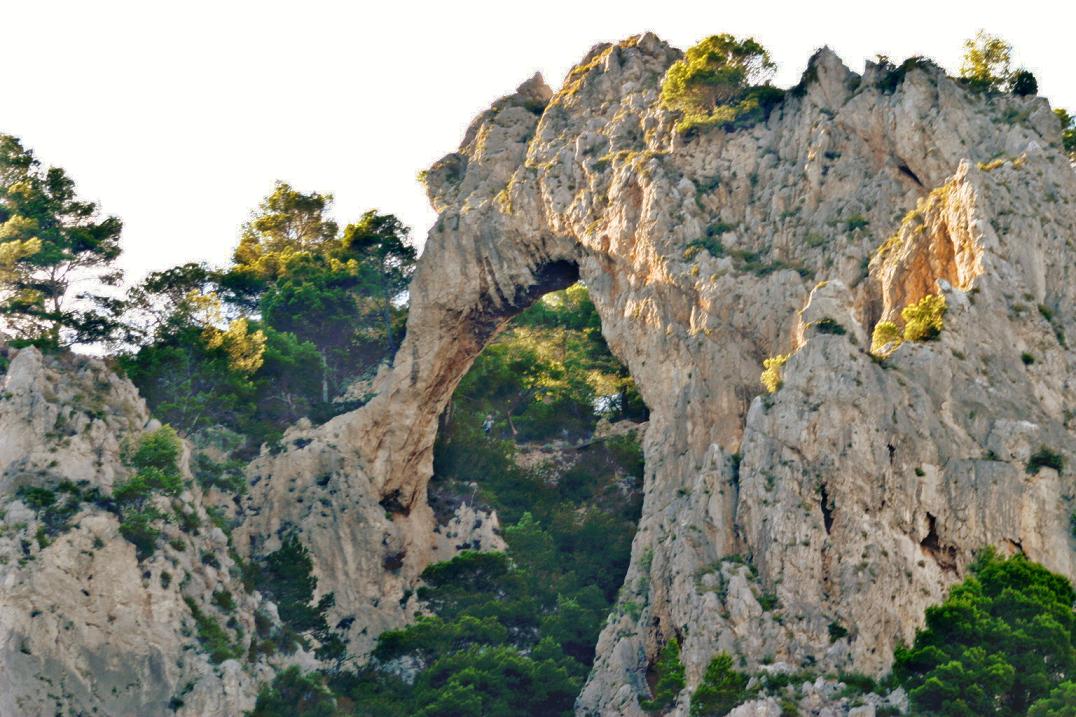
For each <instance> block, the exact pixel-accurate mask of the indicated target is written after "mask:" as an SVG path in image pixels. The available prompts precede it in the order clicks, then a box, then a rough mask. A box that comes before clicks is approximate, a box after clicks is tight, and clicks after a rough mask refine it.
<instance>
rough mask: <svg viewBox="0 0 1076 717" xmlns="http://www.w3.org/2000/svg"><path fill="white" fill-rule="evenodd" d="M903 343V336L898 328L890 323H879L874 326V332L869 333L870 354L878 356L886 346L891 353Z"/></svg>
mask: <svg viewBox="0 0 1076 717" xmlns="http://www.w3.org/2000/svg"><path fill="white" fill-rule="evenodd" d="M903 342H904V334H903V333H902V332H901V330H900V327H899V326H897V325H896V324H894V323H893V322H892V321H879V322H878V323H877V324H875V325H874V331H873V332H872V333H871V353H873V354H880V353H882V352H883V351H885V349H886V347H887V346H888V347H889V351H890V352H892V351H893V350H894V349H896V348H897V347H898V346H900V345H901V343H903Z"/></svg>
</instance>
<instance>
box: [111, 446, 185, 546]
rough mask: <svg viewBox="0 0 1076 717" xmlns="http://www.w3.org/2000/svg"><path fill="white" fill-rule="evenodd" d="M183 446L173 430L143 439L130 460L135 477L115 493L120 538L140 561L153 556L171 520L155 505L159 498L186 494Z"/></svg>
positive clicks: (114, 504)
mask: <svg viewBox="0 0 1076 717" xmlns="http://www.w3.org/2000/svg"><path fill="white" fill-rule="evenodd" d="M181 451H182V444H181V443H180V440H179V436H177V435H176V432H175V431H174V430H173V429H172V428H171V427H170V426H162V427H161V428H159V429H158V430H156V431H154V432H153V433H149V434H146V435H144V436H142V438H141V439H140V440H139V442H138V444H137V445H136V446H135V447H134V449H133V450H132V451H131V452H130V455H129V456H128V457H127V463H128V465H130V466H131V467H132V468H134V469H135V474H134V475H133V476H131V477H130V478H128V479H127V480H125V481H123V482H121V483H118V484H117V485H116V487H115V488H114V489H113V490H112V500H113V509H114V510H115V512H116V514H117V515H118V516H119V518H120V534H121V535H123V537H124V538H126V539H127V540H129V541H130V542H131V543H133V544H134V546H135V552H136V553H137V555H138V559H139V560H144V559H146V558H148V557H149V556H151V555H153V552H154V551H155V550H156V547H157V538H158V537H160V534H161V530H160V528H159V527H158V526H159V524H160V521H162V520H170V517H169V516H168V515H167V514H165V513H163V512H162V511H161V510H159V509H158V508H157V507H156V506H154V505H153V504H152V499H153V497H154V496H156V495H164V496H177V495H179V494H180V493H182V492H183V476H182V474H181V473H180V470H179V456H180V452H181Z"/></svg>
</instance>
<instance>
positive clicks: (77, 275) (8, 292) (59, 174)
mask: <svg viewBox="0 0 1076 717" xmlns="http://www.w3.org/2000/svg"><path fill="white" fill-rule="evenodd" d="M121 230H122V223H121V222H120V220H119V219H117V218H116V217H104V218H102V217H101V216H100V212H99V208H98V206H97V204H95V203H93V202H86V201H82V200H80V199H79V198H78V196H77V194H76V192H75V183H74V181H73V180H72V179H71V178H70V177H68V176H67V174H66V173H65V172H64V170H63V169H61V168H59V167H48V168H45V167H43V166H42V165H41V163H40V162H39V161H38V159H37V158H36V157H35V156H34V153H33V152H32V151H30V150H28V149H25V148H24V147H23V146H22V143H21V142H20V141H19V140H18V139H16V138H15V137H12V136H10V135H0V326H3V327H6V330H7V331H9V332H12V333H13V334H14V336H15V338H17V339H18V340H20V341H23V342H25V343H32V344H37V345H39V346H46V347H59V346H67V345H70V344H74V343H90V342H96V341H102V340H109V339H112V338H114V337H116V335H117V333H118V331H119V329H120V326H121V323H120V320H119V319H120V313H121V311H122V303H121V301H119V300H118V299H116V298H115V297H112V296H110V295H109V293H108V292H107V291H106V290H105V289H106V287H110V286H116V285H117V284H119V282H120V280H121V278H122V275H121V273H120V271H119V270H118V269H117V268H116V267H115V264H114V262H115V260H116V258H117V257H118V256H119V255H120V242H119V240H120V232H121Z"/></svg>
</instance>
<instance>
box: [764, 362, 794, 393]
mask: <svg viewBox="0 0 1076 717" xmlns="http://www.w3.org/2000/svg"><path fill="white" fill-rule="evenodd" d="M791 356H792V354H777V355H776V356H773V357H770V358H768V359H766V360H765V361H763V362H762V368H763V371H762V375H761V376H759V381H760V382H761V383H762V385H763V386H765V387H766V390H767V391H769V392H770V393H777V389H779V388H781V367H782V366H784V365H785V363H787V362H788V359H789V358H790V357H791Z"/></svg>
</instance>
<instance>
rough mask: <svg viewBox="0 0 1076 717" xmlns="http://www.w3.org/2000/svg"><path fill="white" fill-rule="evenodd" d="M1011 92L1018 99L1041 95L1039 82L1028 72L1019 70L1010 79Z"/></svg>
mask: <svg viewBox="0 0 1076 717" xmlns="http://www.w3.org/2000/svg"><path fill="white" fill-rule="evenodd" d="M1009 92H1012V93H1013V94H1014V95H1016V96H1017V97H1027V96H1029V95H1037V94H1038V93H1039V81H1038V80H1036V79H1035V75H1033V74H1031V73H1030V72H1028V71H1027V70H1017V71H1016V72H1014V73H1012V75H1011V76H1010V77H1009Z"/></svg>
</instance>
